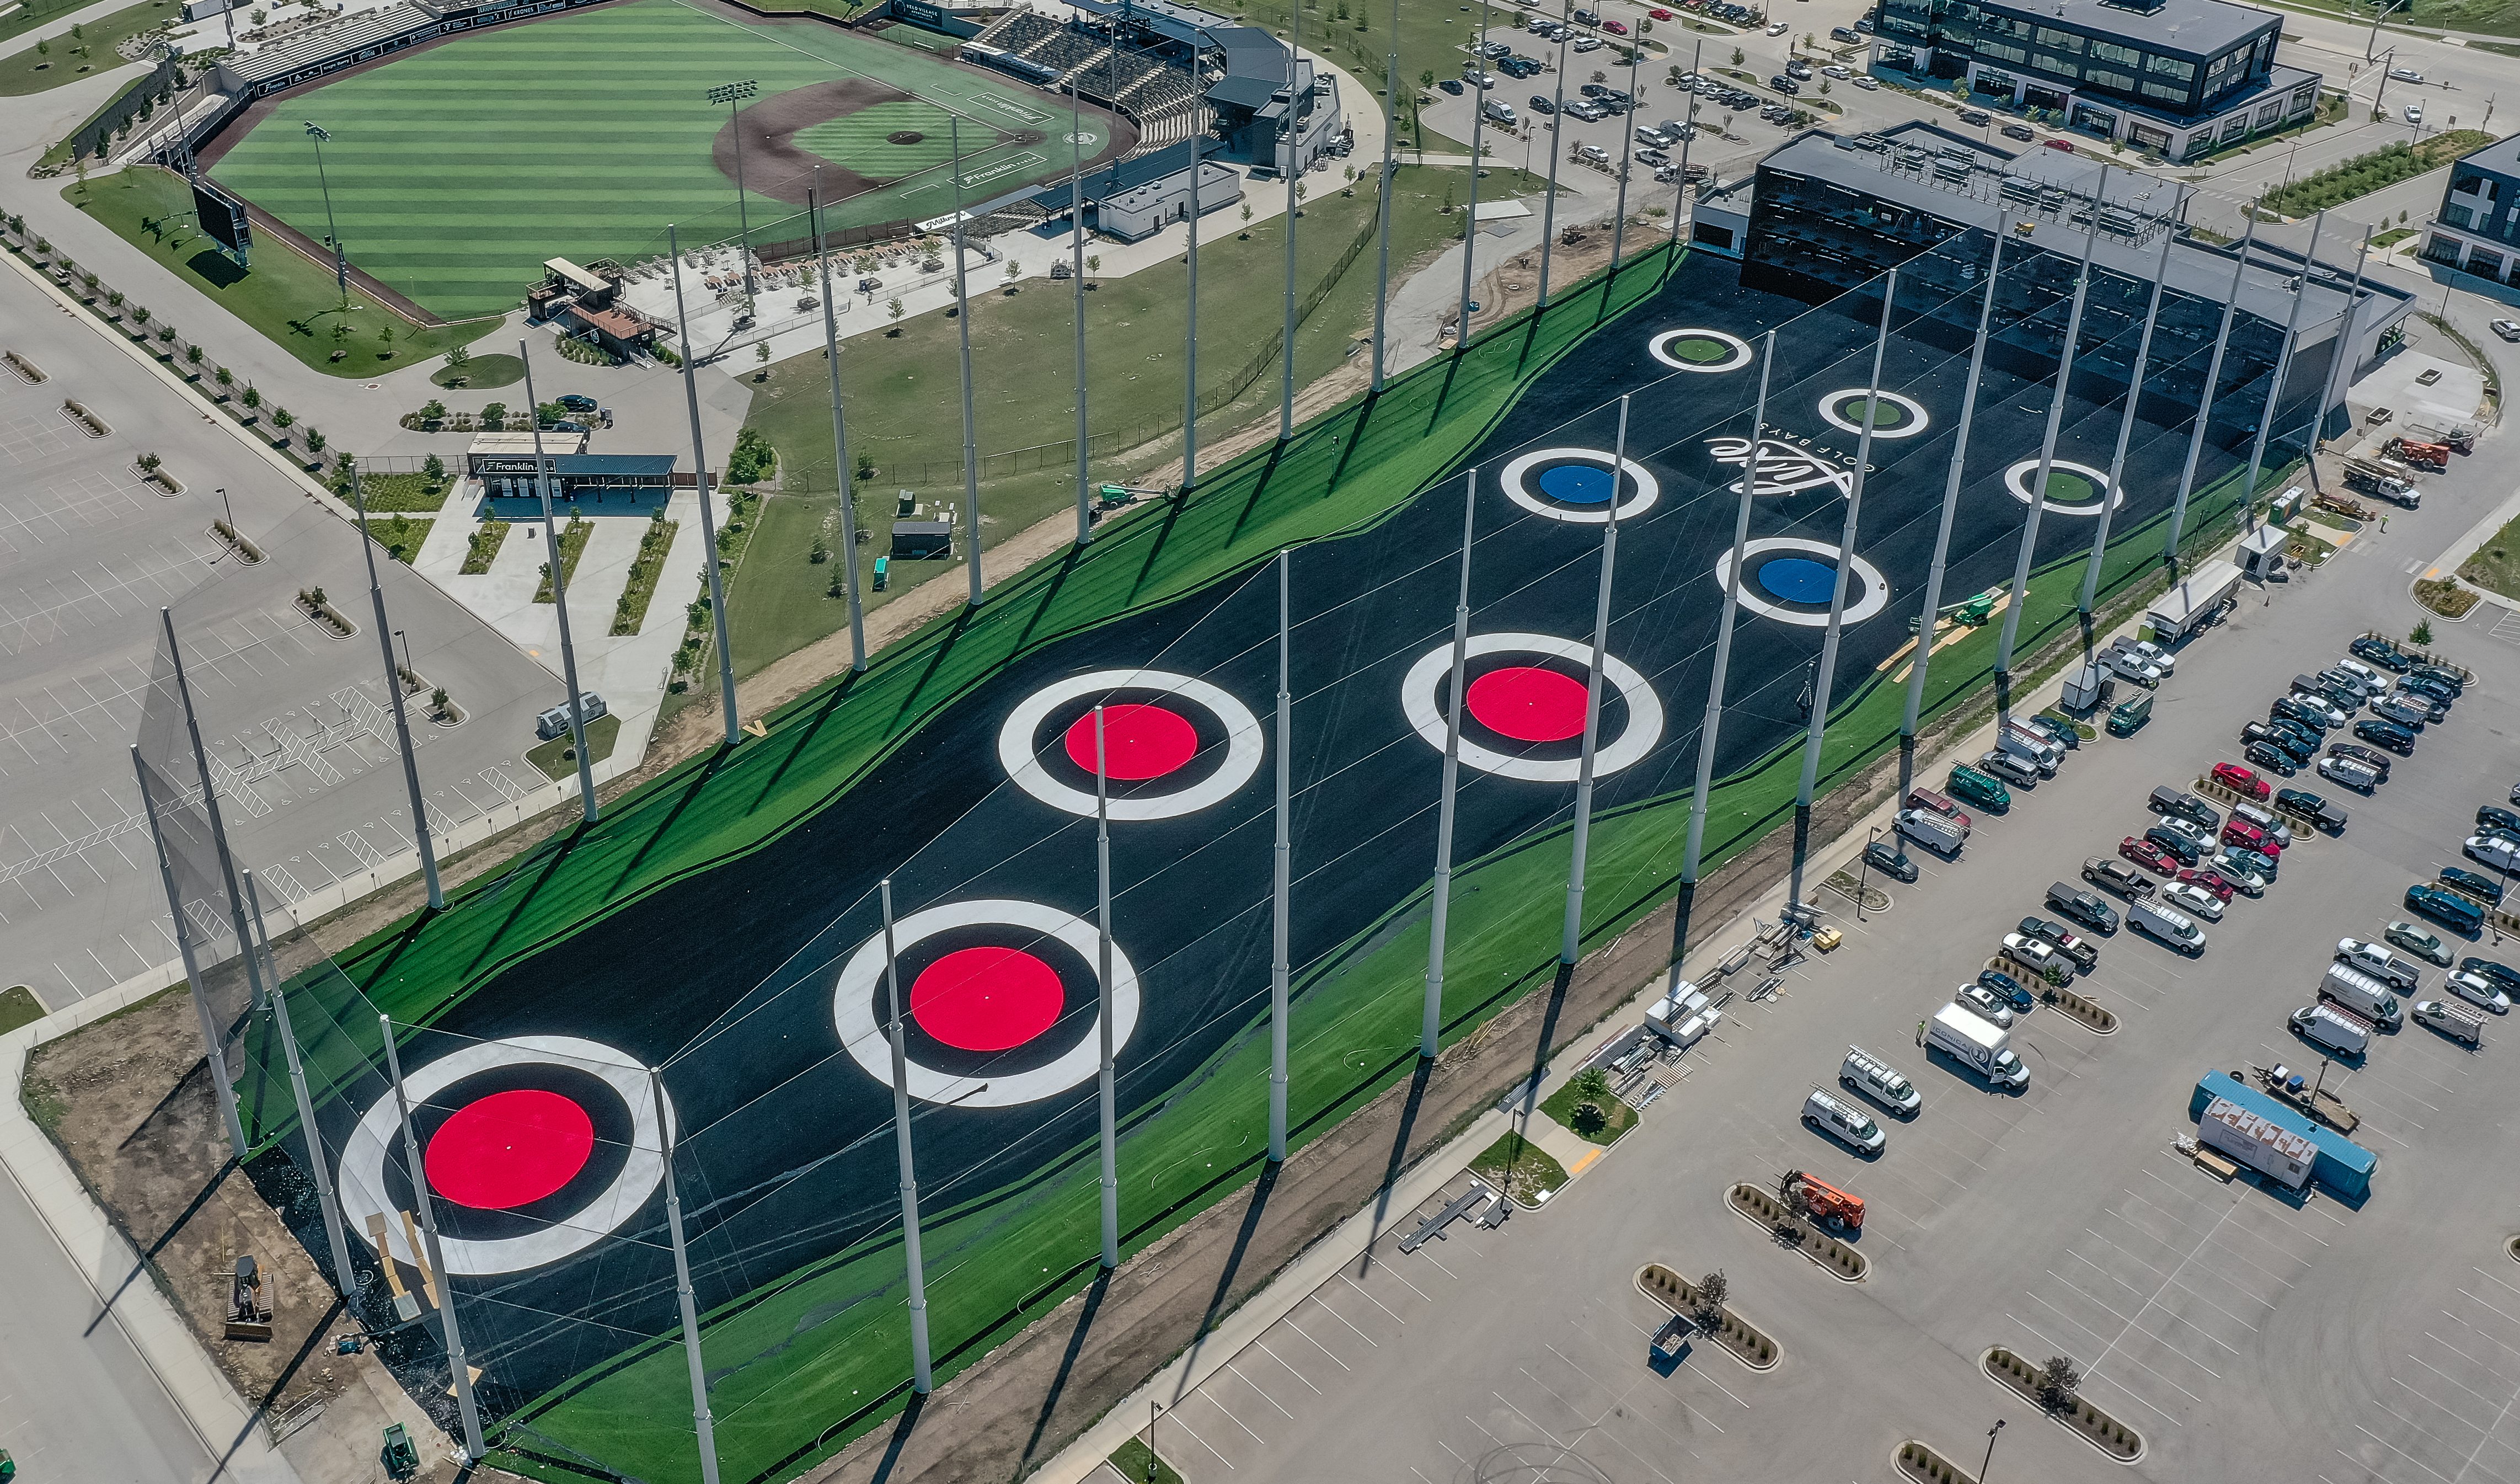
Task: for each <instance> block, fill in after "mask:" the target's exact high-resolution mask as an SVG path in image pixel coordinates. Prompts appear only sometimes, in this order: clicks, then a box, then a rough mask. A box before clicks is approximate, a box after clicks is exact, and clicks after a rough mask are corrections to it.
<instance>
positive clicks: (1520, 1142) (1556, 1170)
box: [1470, 1134, 1566, 1205]
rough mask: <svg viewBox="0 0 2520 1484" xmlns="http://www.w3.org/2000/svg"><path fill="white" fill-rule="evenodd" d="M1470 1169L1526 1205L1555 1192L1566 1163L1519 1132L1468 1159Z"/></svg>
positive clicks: (1560, 1184)
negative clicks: (1560, 1162)
mask: <svg viewBox="0 0 2520 1484" xmlns="http://www.w3.org/2000/svg"><path fill="white" fill-rule="evenodd" d="M1470 1173H1472V1174H1474V1175H1478V1176H1482V1177H1484V1178H1485V1179H1486V1180H1487V1182H1488V1184H1490V1185H1492V1186H1495V1187H1496V1188H1497V1189H1499V1190H1501V1191H1503V1192H1506V1193H1507V1194H1508V1195H1510V1196H1512V1197H1513V1198H1514V1199H1516V1200H1518V1201H1520V1202H1522V1203H1524V1204H1526V1205H1529V1204H1533V1203H1536V1202H1538V1201H1539V1200H1540V1199H1542V1198H1543V1197H1546V1196H1548V1195H1551V1194H1553V1193H1555V1192H1556V1190H1557V1188H1558V1187H1559V1186H1562V1185H1564V1184H1565V1183H1566V1167H1565V1166H1564V1165H1562V1164H1559V1163H1558V1162H1557V1161H1556V1160H1554V1159H1552V1158H1550V1157H1549V1153H1548V1151H1547V1150H1545V1149H1543V1148H1542V1147H1540V1146H1538V1145H1536V1144H1532V1143H1530V1142H1528V1141H1526V1140H1525V1139H1524V1138H1523V1137H1522V1136H1521V1135H1520V1134H1508V1135H1506V1136H1505V1137H1504V1138H1503V1139H1500V1140H1498V1141H1497V1142H1496V1143H1494V1144H1492V1145H1489V1146H1488V1147H1486V1148H1485V1149H1483V1150H1481V1151H1480V1153H1479V1157H1478V1158H1476V1159H1473V1160H1471V1161H1470Z"/></svg>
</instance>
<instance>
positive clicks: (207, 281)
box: [62, 165, 499, 377]
mask: <svg viewBox="0 0 2520 1484" xmlns="http://www.w3.org/2000/svg"><path fill="white" fill-rule="evenodd" d="M79 189H80V188H79V187H78V186H76V185H70V186H66V187H64V188H63V190H62V197H63V199H64V200H65V201H67V202H71V203H72V204H74V205H76V206H78V207H79V208H80V209H81V210H83V211H85V212H87V213H88V214H89V215H90V216H93V217H95V218H96V219H97V220H98V221H100V222H102V223H104V224H105V225H106V226H108V227H111V228H112V230H113V233H114V235H115V236H117V237H119V238H121V239H122V240H123V241H125V242H127V243H130V244H131V245H132V246H133V247H138V248H140V249H141V250H142V251H144V252H146V253H148V254H149V255H150V256H151V257H152V258H155V259H156V260H157V261H158V262H159V263H162V264H164V265H165V266H166V267H167V268H169V269H171V270H172V271H173V272H174V273H175V274H176V275H177V276H178V277H180V278H182V279H183V280H184V282H185V283H186V284H187V285H188V286H190V287H191V288H193V289H196V290H198V291H200V292H202V293H203V294H205V295H207V296H208V297H209V298H210V300H211V301H212V302H214V303H216V304H218V305H219V306H220V307H221V308H223V309H225V310H227V311H228V312H229V313H230V314H233V315H235V316H236V317H237V318H239V319H241V320H243V321H245V322H246V323H247V324H248V325H251V326H252V327H253V328H254V329H256V330H259V331H261V332H262V333H263V334H264V335H265V336H268V337H270V338H271V339H272V340H274V341H275V342H277V343H278V344H280V345H281V346H282V347H284V348H285V349H287V350H288V351H289V353H290V354H291V355H293V356H295V357H297V359H298V360H300V361H302V362H304V363H305V364H307V365H309V366H312V367H313V368H315V369H316V370H317V371H320V372H323V373H324V374H326V375H327V376H337V377H370V376H374V375H376V374H377V373H378V372H380V371H389V370H393V369H396V368H398V367H402V366H408V365H410V364H411V363H412V362H414V361H422V360H427V358H429V357H430V356H433V355H439V354H442V353H444V352H445V351H446V350H447V349H448V348H449V347H451V346H455V345H461V344H464V343H466V342H468V341H471V340H476V339H479V338H480V337H482V336H485V335H488V334H489V333H490V332H491V331H493V330H496V329H498V328H499V322H498V321H497V320H481V321H477V322H475V323H472V324H466V325H446V326H441V327H438V328H435V329H423V328H421V327H419V326H417V325H413V324H410V323H408V322H407V321H405V320H404V319H403V318H402V317H401V316H399V315H396V314H393V313H391V312H390V311H387V310H384V309H381V308H378V307H376V306H375V305H373V304H369V303H367V302H365V300H364V296H363V295H360V294H358V293H352V294H351V295H350V304H351V307H350V310H349V313H348V322H349V324H350V326H351V338H350V342H349V349H350V353H349V355H347V356H345V357H343V358H342V359H341V360H339V361H336V360H334V359H333V358H332V356H333V348H334V345H333V338H332V327H333V326H334V325H336V324H337V323H340V322H341V319H342V312H341V309H340V302H341V295H340V291H339V290H338V289H337V288H336V287H335V286H334V283H333V271H332V269H331V268H329V267H325V266H320V265H318V264H316V263H314V262H311V261H309V260H308V259H306V258H305V257H303V256H301V255H299V254H298V253H295V252H293V251H291V250H290V249H289V248H288V247H283V246H282V245H281V244H279V243H277V242H273V241H270V240H268V239H266V240H264V241H262V242H259V243H257V244H255V246H254V251H253V266H252V267H251V268H249V269H247V268H239V267H238V266H237V265H236V264H235V263H234V262H232V261H230V260H229V259H228V258H227V257H226V256H224V255H223V254H221V253H220V251H219V250H218V247H217V245H216V244H214V243H212V242H211V241H210V240H209V239H208V238H206V237H203V235H202V233H201V231H200V229H199V228H198V227H197V226H196V225H195V223H194V221H193V214H192V213H193V191H192V188H191V187H190V186H188V185H186V184H185V183H184V179H183V177H182V176H180V175H176V174H174V173H173V172H171V171H167V170H160V169H157V168H155V167H152V166H146V165H135V166H130V167H128V168H125V169H123V170H121V171H119V172H117V173H115V174H113V175H110V176H106V177H104V178H102V179H99V180H95V181H92V182H90V183H89V185H88V187H87V194H86V195H85V196H84V197H82V196H81V195H80V194H79ZM388 323H390V324H391V325H392V326H393V331H394V339H393V343H392V344H391V345H390V346H387V345H385V344H382V342H380V341H379V340H378V339H377V332H378V331H379V330H380V329H382V328H383V327H384V326H385V325H386V324H388ZM485 359H486V357H485Z"/></svg>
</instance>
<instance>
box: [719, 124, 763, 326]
mask: <svg viewBox="0 0 2520 1484" xmlns="http://www.w3.org/2000/svg"><path fill="white" fill-rule="evenodd" d="M760 91H761V84H760V83H758V82H756V81H754V80H752V79H751V78H748V77H747V78H745V79H744V80H743V81H742V82H722V83H720V84H718V85H717V86H716V87H713V88H711V89H709V90H708V101H709V102H710V103H711V104H720V103H722V104H725V105H726V121H727V122H728V123H734V122H735V115H736V113H737V112H739V111H738V109H737V107H736V106H737V105H738V104H741V103H742V102H743V100H745V99H747V98H749V97H751V96H752V95H753V94H755V93H758V92H760ZM750 217H751V213H750V212H748V211H747V210H745V209H744V204H743V130H742V129H740V128H739V129H737V130H736V131H735V255H736V256H737V257H739V258H742V260H743V296H744V297H745V298H754V297H757V296H758V295H759V293H760V286H759V285H758V284H756V283H755V282H754V281H753V277H752V222H751V220H750Z"/></svg>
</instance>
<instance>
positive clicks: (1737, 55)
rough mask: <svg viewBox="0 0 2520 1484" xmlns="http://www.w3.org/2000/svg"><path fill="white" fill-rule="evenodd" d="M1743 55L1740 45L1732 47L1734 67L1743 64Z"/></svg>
mask: <svg viewBox="0 0 2520 1484" xmlns="http://www.w3.org/2000/svg"><path fill="white" fill-rule="evenodd" d="M1741 57H1742V52H1741V49H1740V48H1739V47H1737V46H1736V47H1734V48H1733V66H1734V67H1739V66H1740V65H1741Z"/></svg>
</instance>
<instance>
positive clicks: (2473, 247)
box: [2422, 134, 2520, 285]
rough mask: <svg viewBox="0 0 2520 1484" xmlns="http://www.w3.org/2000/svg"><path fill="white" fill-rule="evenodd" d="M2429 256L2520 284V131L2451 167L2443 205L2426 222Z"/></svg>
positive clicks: (2427, 258)
mask: <svg viewBox="0 0 2520 1484" xmlns="http://www.w3.org/2000/svg"><path fill="white" fill-rule="evenodd" d="M2422 256H2423V260H2424V261H2425V262H2427V263H2432V264H2437V265H2439V266H2441V267H2444V268H2455V269H2457V270H2459V271H2460V272H2462V273H2473V274H2475V275H2476V276H2477V277H2479V278H2485V279H2492V280H2493V281H2494V282H2496V283H2498V284H2506V285H2508V284H2520V134H2515V135H2513V136H2512V137H2510V138H2509V139H2498V140H2496V141H2495V142H2494V143H2492V144H2490V145H2487V146H2486V147H2485V148H2483V149H2481V150H2478V151H2477V152H2475V153H2474V154H2472V155H2468V156H2465V157H2462V158H2460V159H2459V160H2458V161H2457V162H2455V163H2454V164H2453V165H2452V166H2451V167H2450V183H2449V184H2448V185H2446V186H2444V187H2443V188H2442V203H2441V210H2440V211H2439V212H2438V213H2436V214H2435V215H2434V217H2433V219H2432V220H2431V221H2429V222H2427V223H2425V224H2424V246H2423V253H2422Z"/></svg>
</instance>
